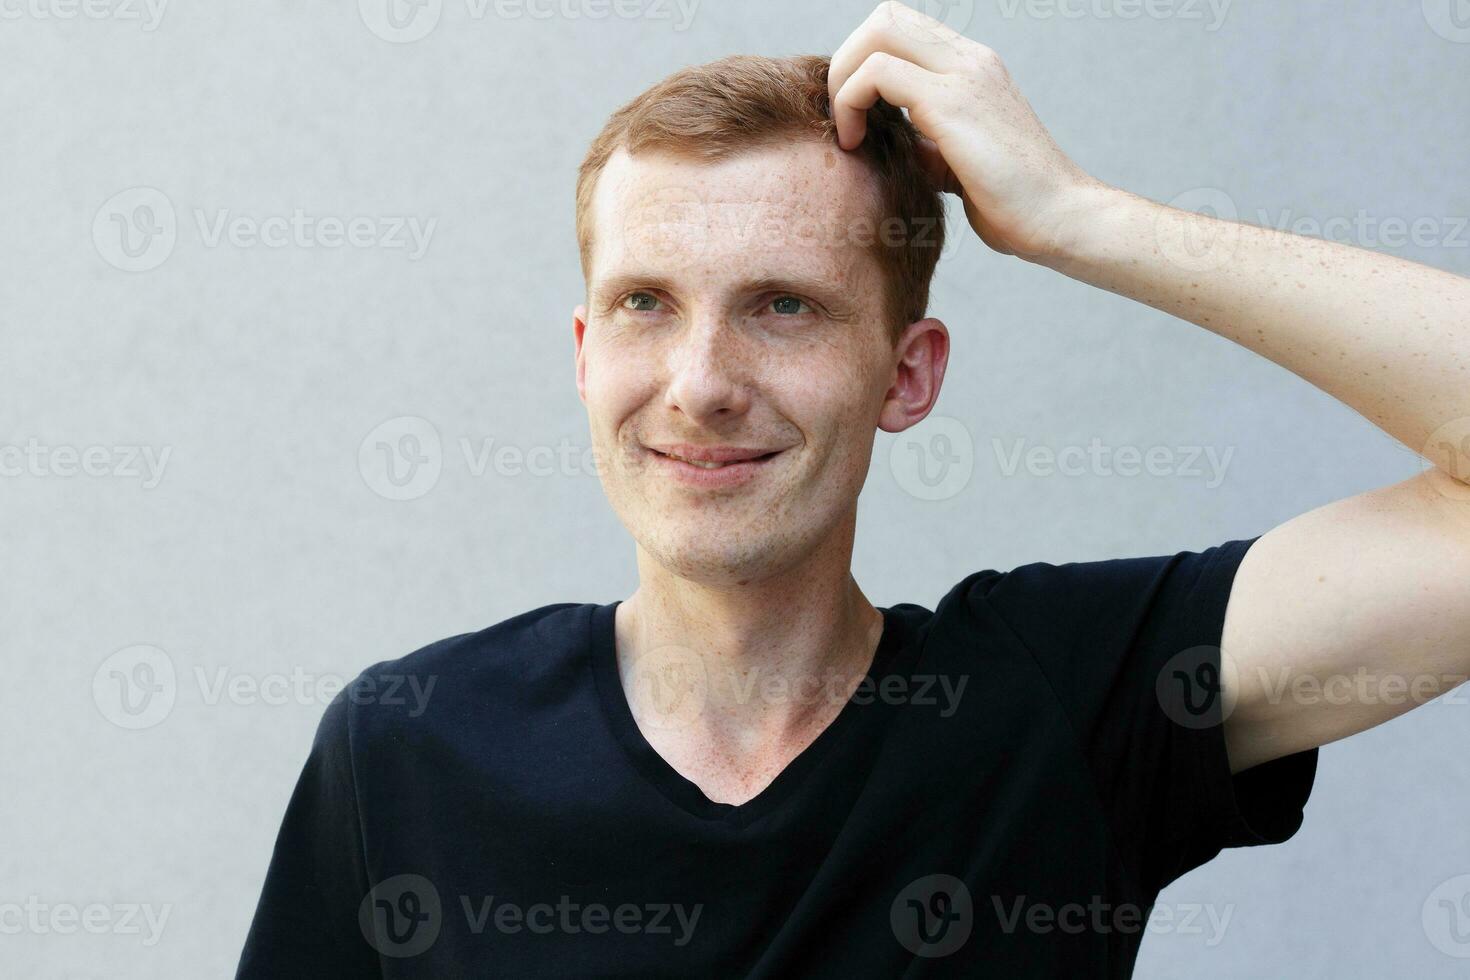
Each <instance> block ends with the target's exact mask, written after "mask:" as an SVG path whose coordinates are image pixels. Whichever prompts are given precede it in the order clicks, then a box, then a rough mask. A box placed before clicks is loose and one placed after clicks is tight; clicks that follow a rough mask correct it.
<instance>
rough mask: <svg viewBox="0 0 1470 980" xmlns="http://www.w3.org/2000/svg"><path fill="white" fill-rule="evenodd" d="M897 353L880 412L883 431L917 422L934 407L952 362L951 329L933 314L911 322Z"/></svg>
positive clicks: (895, 352) (897, 429) (905, 427)
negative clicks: (950, 361)
mask: <svg viewBox="0 0 1470 980" xmlns="http://www.w3.org/2000/svg"><path fill="white" fill-rule="evenodd" d="M894 356H895V357H896V358H897V359H898V363H897V364H895V365H894V368H893V383H892V384H891V385H890V387H889V389H888V393H887V394H886V395H885V396H884V398H883V408H882V410H881V411H880V412H879V414H878V428H880V429H882V430H883V431H884V432H902V431H903V430H904V429H907V428H910V427H912V426H915V425H918V424H919V423H920V422H922V421H923V420H924V417H925V416H926V415H928V414H929V412H930V410H932V409H933V408H934V402H935V401H937V400H938V398H939V386H940V385H942V384H943V383H944V369H945V366H946V365H948V363H949V328H948V327H946V326H945V325H944V324H943V323H941V322H940V321H938V320H936V319H934V318H933V317H925V318H924V319H922V320H916V321H915V322H913V323H910V324H909V325H908V326H907V327H906V328H904V332H903V336H901V337H899V339H898V345H897V346H896V347H895V348H894Z"/></svg>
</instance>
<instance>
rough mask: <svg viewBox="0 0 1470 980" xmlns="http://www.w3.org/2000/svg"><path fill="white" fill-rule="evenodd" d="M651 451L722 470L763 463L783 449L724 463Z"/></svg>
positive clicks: (667, 457) (705, 467)
mask: <svg viewBox="0 0 1470 980" xmlns="http://www.w3.org/2000/svg"><path fill="white" fill-rule="evenodd" d="M649 452H652V453H658V455H660V456H662V457H664V458H665V459H676V460H678V461H679V462H681V463H688V464H689V465H690V466H698V467H699V468H700V469H702V470H720V469H724V468H725V467H726V466H739V465H740V464H742V463H763V462H765V461H766V460H768V459H771V458H772V457H774V456H776V455H777V454H778V453H780V452H781V450H779V449H773V450H772V451H771V452H768V453H762V454H761V455H759V456H750V457H747V458H746V459H732V460H728V461H726V462H723V463H719V462H715V461H713V460H704V459H689V458H688V457H686V456H679V455H677V454H675V453H664V452H659V451H658V450H657V449H651V448H650V449H649Z"/></svg>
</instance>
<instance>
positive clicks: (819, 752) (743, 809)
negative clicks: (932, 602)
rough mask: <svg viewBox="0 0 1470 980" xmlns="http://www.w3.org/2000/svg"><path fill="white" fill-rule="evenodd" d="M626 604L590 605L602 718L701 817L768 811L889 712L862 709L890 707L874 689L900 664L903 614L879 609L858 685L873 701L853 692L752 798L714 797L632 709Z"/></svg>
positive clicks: (746, 818)
mask: <svg viewBox="0 0 1470 980" xmlns="http://www.w3.org/2000/svg"><path fill="white" fill-rule="evenodd" d="M621 602H622V600H618V601H617V602H611V603H607V604H605V605H589V606H588V610H589V613H588V615H589V620H590V621H589V627H590V629H589V636H590V642H589V643H588V654H589V658H590V660H591V669H592V674H593V678H594V681H595V683H596V686H597V697H598V701H599V702H600V704H601V706H602V712H603V716H604V718H606V720H607V723H608V725H609V727H611V728H612V731H613V734H614V735H615V736H616V738H617V740H618V742H619V743H620V744H621V745H622V747H623V750H624V751H625V752H626V753H627V755H628V757H629V759H630V760H631V761H632V763H633V765H634V767H635V768H637V770H638V771H639V772H640V773H641V774H642V776H643V778H644V779H645V780H646V781H647V782H649V783H650V784H652V785H653V787H654V788H655V789H657V790H658V791H659V792H660V793H662V794H663V795H664V796H665V797H667V798H668V799H669V800H670V801H671V802H673V803H674V804H675V805H676V806H678V807H680V808H681V809H683V810H685V811H687V812H689V813H691V814H693V815H694V816H696V817H699V818H701V819H706V820H720V821H724V822H728V823H731V824H736V825H742V826H743V825H745V824H748V823H750V822H751V821H753V820H756V819H758V818H759V817H761V816H763V815H764V814H766V813H769V812H770V811H771V809H772V808H774V807H776V806H778V805H780V803H781V802H782V801H783V800H785V799H786V798H787V797H789V796H790V795H791V794H792V792H793V791H795V790H796V789H797V788H798V787H799V786H801V784H802V783H803V781H804V780H805V778H806V777H807V775H808V774H809V773H810V772H811V771H812V769H813V768H814V767H815V766H816V765H817V763H818V762H820V761H821V759H822V757H823V756H824V755H826V754H827V753H828V752H829V751H830V750H831V748H832V746H833V745H834V744H835V743H837V742H838V741H840V740H841V739H842V737H843V735H844V734H845V733H847V732H848V731H850V730H851V729H852V728H853V727H854V726H855V725H857V724H858V723H859V722H860V721H862V720H863V719H864V718H867V719H868V720H869V721H870V722H872V723H877V721H878V717H877V716H879V715H882V714H885V713H886V712H883V711H881V710H871V711H865V710H863V709H868V708H871V709H881V708H883V707H885V703H884V700H883V699H882V698H880V697H877V696H876V694H875V692H877V691H880V690H882V689H883V688H882V680H883V678H885V677H887V676H888V673H889V671H891V670H892V669H893V668H894V666H895V664H894V661H895V654H896V653H897V651H898V649H899V648H900V646H901V645H902V644H901V634H902V633H903V629H904V623H903V621H902V619H901V617H900V616H899V614H898V613H896V612H894V611H893V610H891V609H888V608H883V607H878V611H879V612H881V613H882V614H883V635H882V637H881V638H880V639H879V640H878V647H877V649H876V650H875V651H874V652H873V661H872V663H871V664H870V665H869V667H868V669H867V671H866V673H865V675H864V681H862V682H860V683H859V685H858V687H857V688H856V689H855V692H854V693H856V690H864V689H866V690H867V691H868V692H870V693H869V697H870V698H871V700H869V701H867V702H866V703H865V702H861V701H854V700H853V699H852V697H851V696H849V697H848V700H847V701H846V703H844V704H843V706H842V709H841V710H840V711H839V712H838V713H837V716H836V717H835V718H833V719H832V721H831V722H829V723H828V724H827V727H826V728H824V729H822V731H821V732H820V733H819V734H818V735H817V737H816V738H815V739H813V740H812V741H811V743H810V744H809V745H807V747H806V748H804V749H802V751H801V752H800V754H798V755H797V756H796V758H794V759H792V760H791V761H790V762H789V763H787V764H786V768H784V769H782V770H781V771H780V772H779V773H777V774H776V778H775V779H772V780H771V781H770V782H769V783H768V784H767V785H766V786H765V787H764V788H763V789H762V790H761V791H760V792H759V793H757V794H756V795H755V796H753V797H751V798H750V799H749V800H746V801H745V802H744V803H740V804H734V803H719V802H716V801H714V800H711V799H710V798H709V797H708V796H706V795H705V794H704V791H703V790H702V789H700V788H699V786H698V785H697V784H696V783H694V782H693V781H692V780H690V779H687V778H685V777H684V776H683V775H681V774H680V773H679V771H678V770H677V769H675V768H674V767H673V766H671V765H670V764H669V763H668V762H667V761H666V760H665V759H664V757H663V756H661V755H659V754H658V751H657V750H656V749H654V747H653V746H652V745H651V744H650V743H649V741H648V739H647V738H645V737H644V735H643V732H642V731H641V730H640V729H639V728H638V722H637V720H636V719H634V717H633V709H632V708H631V707H630V706H629V705H628V698H627V695H626V694H625V693H624V691H623V683H622V680H621V678H620V677H619V674H618V656H617V630H616V619H615V617H616V613H617V607H618V606H619V605H621Z"/></svg>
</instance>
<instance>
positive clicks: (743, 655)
mask: <svg viewBox="0 0 1470 980" xmlns="http://www.w3.org/2000/svg"><path fill="white" fill-rule="evenodd" d="M876 201H877V196H876V188H875V187H874V183H873V178H872V177H871V175H870V174H869V173H868V172H867V171H866V170H865V169H864V166H863V164H862V163H861V162H860V161H859V159H858V158H857V157H855V156H854V155H850V154H847V153H843V152H840V151H838V150H836V149H834V148H833V147H831V146H830V145H824V144H818V143H808V142H796V143H786V144H782V145H779V146H773V147H769V148H758V149H752V150H749V151H746V152H743V153H741V154H739V155H737V156H734V157H731V158H728V159H726V160H723V161H719V162H714V163H707V162H703V161H696V160H693V159H689V158H683V157H678V156H670V155H665V154H639V156H638V157H636V158H635V157H631V156H629V155H628V154H627V153H626V152H623V151H619V152H617V153H615V154H614V155H613V156H612V157H611V159H610V160H609V161H608V163H607V165H606V167H605V169H604V170H603V172H602V174H601V176H600V178H599V180H598V183H597V187H596V190H595V194H594V197H593V202H592V210H591V227H592V247H591V252H590V255H589V263H588V284H587V285H588V291H587V303H586V305H585V306H579V307H578V308H577V311H576V313H575V316H574V331H575V337H576V357H577V386H578V392H579V395H580V396H581V398H582V401H583V403H584V404H585V405H586V408H587V417H588V425H589V428H590V430H591V436H592V444H593V449H594V452H595V454H596V457H597V459H598V466H599V475H600V477H601V480H602V486H603V490H604V492H605V493H606V495H607V497H608V500H609V502H610V503H611V504H612V507H613V509H614V511H615V512H616V513H617V515H618V517H619V519H620V520H621V521H622V522H623V524H624V526H625V527H627V529H628V531H629V533H630V534H631V535H632V537H633V538H634V541H635V542H636V554H637V560H638V577H639V586H638V589H637V591H636V592H635V593H634V594H633V595H632V596H631V597H630V598H628V599H626V600H624V601H623V602H622V603H621V604H620V605H619V607H618V610H617V616H616V634H617V635H616V645H617V651H618V660H619V669H620V671H621V672H622V675H623V682H624V693H625V695H626V696H627V698H628V704H629V708H630V709H631V710H632V712H633V715H634V718H635V720H637V722H638V724H639V728H640V730H641V731H642V732H643V734H644V735H645V737H646V738H647V739H648V741H649V743H650V744H651V745H652V746H653V748H654V749H655V751H657V752H658V753H659V755H660V756H662V757H663V758H664V759H665V760H666V761H667V762H668V763H669V764H670V765H671V766H673V767H674V768H675V769H676V770H677V771H678V772H680V773H681V774H682V775H684V776H685V777H686V778H688V779H690V780H691V781H693V782H694V783H695V784H696V785H698V786H699V787H700V788H701V789H702V790H703V791H704V792H705V793H706V795H707V796H708V797H709V798H710V799H714V800H718V801H721V802H727V803H741V802H745V801H747V800H749V799H750V798H752V797H753V796H755V795H756V794H757V793H759V792H760V791H761V789H763V788H764V787H765V786H766V785H767V784H768V783H769V782H770V781H771V780H772V779H773V778H775V776H776V775H777V774H779V773H780V772H781V771H782V769H784V768H785V766H786V765H787V764H788V763H789V762H790V760H791V759H793V758H795V757H796V756H797V755H798V754H800V752H801V751H802V750H803V749H804V748H805V747H806V746H807V745H808V744H810V742H811V740H812V739H814V738H815V737H816V736H817V735H818V734H820V732H821V731H822V730H823V729H824V728H825V727H826V726H827V724H828V723H830V722H831V720H832V719H833V718H834V717H836V715H837V714H838V713H839V711H840V710H841V708H842V707H843V705H844V704H845V702H846V699H847V697H848V696H849V695H850V693H851V690H852V688H853V687H855V686H856V684H857V682H858V680H859V679H860V677H861V676H862V674H863V672H864V671H865V670H866V669H867V666H868V664H869V663H870V662H871V659H872V655H873V651H874V648H875V647H876V646H877V643H878V640H879V637H880V636H881V632H882V625H883V624H882V616H881V614H880V613H879V612H878V611H877V610H876V609H875V608H874V607H873V606H872V605H871V603H869V602H868V601H867V599H866V598H865V597H864V596H863V595H862V592H861V590H860V589H859V588H858V586H857V583H856V582H855V581H854V580H853V577H852V573H851V559H852V544H853V536H854V533H855V529H856V520H857V498H858V493H859V491H860V490H861V489H862V486H863V483H864V481H865V480H866V478H867V474H868V467H869V463H870V460H871V456H872V450H873V440H874V436H875V434H876V431H875V430H876V429H878V428H882V429H884V430H886V431H890V432H898V431H902V430H904V429H907V428H909V427H910V426H912V425H914V424H916V423H918V422H919V421H921V420H922V419H923V418H924V416H926V415H927V414H928V413H929V411H930V410H931V408H932V407H933V404H934V400H935V399H936V398H937V397H938V391H939V386H940V384H941V382H942V380H943V375H944V367H945V363H946V361H947V357H948V333H947V331H946V329H945V327H944V325H943V324H942V323H940V322H939V321H937V320H933V319H925V320H920V321H918V322H916V323H912V324H908V325H906V326H905V328H904V330H903V333H902V335H901V336H900V338H899V341H898V343H897V345H896V346H895V345H894V344H893V343H892V342H890V340H889V337H890V332H889V325H888V324H887V323H885V322H884V320H883V316H884V309H885V306H886V303H885V300H886V298H887V296H886V289H885V287H886V284H885V281H884V279H883V278H882V274H881V270H880V267H879V265H878V262H877V259H876V258H875V257H874V255H873V254H872V253H871V249H872V241H873V239H872V238H871V237H865V236H864V234H863V232H864V231H865V230H866V229H870V228H873V229H876V227H877V223H878V220H879V219H878V216H877V215H876V214H875V213H874V209H875V207H876ZM681 442H683V443H690V444H694V445H698V446H709V445H716V444H721V445H735V446H741V447H746V448H750V447H756V448H760V449H763V450H771V449H782V450H784V451H783V452H782V453H781V454H780V456H778V457H777V458H776V459H774V460H773V461H771V462H769V463H767V464H765V465H764V466H763V468H762V470H761V471H760V472H759V473H758V474H757V475H756V477H755V479H754V480H752V481H750V482H748V483H746V484H745V485H743V486H740V487H734V488H728V489H720V490H710V489H704V488H692V487H689V486H685V485H682V484H680V483H678V482H676V481H674V480H672V479H671V478H670V477H669V475H668V474H667V473H665V472H663V470H662V468H661V467H659V466H654V465H646V464H648V463H649V462H650V461H649V459H648V457H647V456H646V455H644V454H643V452H642V450H641V449H640V448H639V447H640V445H641V444H642V445H646V444H650V443H652V444H656V445H664V444H669V443H681ZM690 664H694V665H696V670H695V674H696V675H698V678H699V679H698V681H697V682H691V683H689V684H688V685H686V686H685V687H684V688H681V689H680V691H679V696H678V697H674V698H672V699H669V698H665V700H666V701H670V700H671V701H672V702H675V703H679V704H680V707H679V708H678V709H677V710H676V711H674V712H673V713H672V717H671V716H670V712H668V711H667V710H665V709H664V708H662V707H661V706H660V705H659V704H657V703H655V699H654V698H652V697H650V696H649V693H648V692H649V690H650V685H649V684H648V683H646V682H647V680H648V679H649V678H650V677H653V676H656V675H657V676H660V677H663V678H664V680H663V681H661V683H664V684H666V683H667V676H677V677H684V676H686V675H685V674H683V673H680V671H681V670H683V669H684V668H687V667H688V665H690ZM669 667H673V668H675V670H674V671H673V674H672V675H670V674H669V673H668V671H667V670H666V668H669ZM661 671H663V673H660V672H661ZM831 675H836V676H839V677H842V678H845V681H844V682H843V683H840V684H838V685H837V687H836V691H837V693H836V696H832V697H828V696H823V697H819V698H789V697H785V696H777V697H774V698H771V697H755V698H753V699H752V698H750V697H748V696H745V697H742V696H740V695H739V690H740V687H741V684H740V683H739V682H740V681H744V680H746V679H755V680H757V681H759V682H760V683H762V684H763V683H765V682H768V681H787V682H791V684H792V685H799V684H800V683H802V682H803V681H804V680H810V679H813V678H818V679H820V678H825V677H828V676H831ZM777 689H779V688H777ZM793 689H794V688H793ZM664 690H665V691H667V687H665V688H664Z"/></svg>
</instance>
